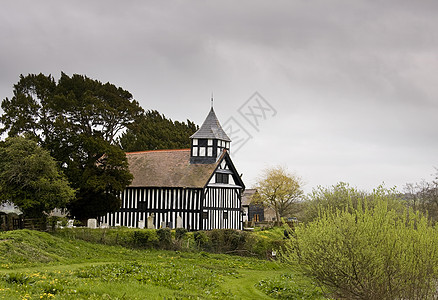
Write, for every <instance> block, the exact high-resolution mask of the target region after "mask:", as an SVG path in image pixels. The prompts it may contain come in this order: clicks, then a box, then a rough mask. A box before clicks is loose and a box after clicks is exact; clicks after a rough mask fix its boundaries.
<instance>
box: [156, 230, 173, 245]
mask: <svg viewBox="0 0 438 300" xmlns="http://www.w3.org/2000/svg"><path fill="white" fill-rule="evenodd" d="M157 236H158V241H159V242H160V247H161V248H163V249H170V248H171V246H172V231H171V230H170V228H160V229H157Z"/></svg>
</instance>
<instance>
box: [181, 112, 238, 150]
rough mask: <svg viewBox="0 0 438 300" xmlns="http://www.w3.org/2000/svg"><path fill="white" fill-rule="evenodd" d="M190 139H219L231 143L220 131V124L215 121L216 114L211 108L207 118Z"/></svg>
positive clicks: (221, 130)
mask: <svg viewBox="0 0 438 300" xmlns="http://www.w3.org/2000/svg"><path fill="white" fill-rule="evenodd" d="M190 138H195V139H219V140H223V141H227V142H231V140H230V138H229V137H228V135H227V134H226V133H225V131H224V130H223V129H222V127H221V124H220V123H219V120H218V119H217V117H216V114H215V112H214V110H213V107H212V108H211V110H210V112H209V113H208V116H207V118H206V119H205V121H204V123H202V126H201V127H200V128H199V129H198V131H196V132H195V133H194V134H193V135H192V136H191V137H190Z"/></svg>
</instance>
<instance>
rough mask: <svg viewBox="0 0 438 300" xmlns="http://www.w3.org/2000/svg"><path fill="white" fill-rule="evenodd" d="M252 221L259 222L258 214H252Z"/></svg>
mask: <svg viewBox="0 0 438 300" xmlns="http://www.w3.org/2000/svg"><path fill="white" fill-rule="evenodd" d="M252 220H253V221H254V222H260V216H259V215H258V214H254V215H253V216H252Z"/></svg>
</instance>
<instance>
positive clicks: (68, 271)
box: [0, 230, 321, 299]
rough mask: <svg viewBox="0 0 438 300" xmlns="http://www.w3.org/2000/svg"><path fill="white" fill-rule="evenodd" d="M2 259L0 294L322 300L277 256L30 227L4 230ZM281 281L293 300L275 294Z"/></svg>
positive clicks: (0, 249)
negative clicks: (89, 237)
mask: <svg viewBox="0 0 438 300" xmlns="http://www.w3.org/2000/svg"><path fill="white" fill-rule="evenodd" d="M0 261H1V263H0V299H272V298H279V299H282V298H283V299H315V298H316V297H321V293H320V291H319V289H318V288H316V287H315V286H314V285H313V284H312V283H311V282H310V281H309V280H308V279H305V278H304V279H303V278H302V277H300V276H299V275H297V273H296V272H293V270H291V269H290V268H289V267H287V266H284V265H280V264H277V263H276V262H272V261H266V260H259V259H255V258H247V257H239V256H230V255H223V254H210V253H205V252H200V253H189V252H178V251H158V250H132V249H128V248H123V247H120V246H108V245H100V244H94V243H89V242H85V241H80V240H69V239H68V238H65V237H56V236H53V235H50V234H47V233H41V232H35V231H28V230H20V231H13V232H6V233H0ZM283 274H287V275H286V277H285V275H283ZM287 276H289V277H287ZM291 278H292V279H293V280H288V279H291ZM296 279H300V280H296ZM279 285H281V288H282V291H283V292H284V291H287V293H283V295H288V298H284V297H282V293H281V292H280V293H278V292H275V291H278V290H279V288H278V287H279ZM303 291H304V293H303ZM309 295H310V296H311V295H313V296H315V297H314V298H309V297H310V296H309ZM306 297H307V298H306Z"/></svg>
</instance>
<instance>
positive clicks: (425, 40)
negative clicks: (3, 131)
mask: <svg viewBox="0 0 438 300" xmlns="http://www.w3.org/2000/svg"><path fill="white" fill-rule="evenodd" d="M0 51H1V55H0V97H1V99H4V98H5V97H11V96H12V86H13V84H14V83H16V82H17V81H18V79H19V75H20V74H23V75H26V74H28V73H40V72H42V73H44V74H52V75H53V76H54V77H55V78H59V76H60V72H61V71H63V72H65V73H67V74H68V75H72V74H74V73H77V74H84V75H87V76H88V77H91V78H93V79H98V80H100V81H103V82H108V81H109V82H111V83H113V84H115V85H117V86H121V87H122V88H124V89H126V90H128V91H130V92H131V93H132V94H133V95H134V98H135V99H136V100H138V101H139V102H140V104H141V105H142V107H143V108H145V109H157V110H158V111H160V112H161V113H163V114H165V115H166V116H167V117H170V118H172V119H174V120H181V121H182V120H186V119H190V120H192V121H194V122H196V123H197V124H199V125H201V123H202V122H203V121H204V118H205V117H206V116H207V114H208V111H209V109H210V95H211V93H212V92H214V99H215V101H214V107H215V111H216V113H217V115H218V118H219V119H220V120H221V121H222V123H225V122H226V121H227V120H229V118H233V119H232V120H234V121H236V122H237V123H239V124H240V126H241V127H243V129H245V130H246V132H247V133H248V134H249V135H250V136H251V137H252V138H251V139H248V140H247V142H246V143H245V144H244V145H243V146H242V147H240V148H239V149H238V151H235V153H233V158H234V162H235V165H236V167H237V169H238V171H239V172H241V173H243V179H244V181H245V183H246V185H247V186H248V187H251V186H252V185H253V183H254V181H255V178H256V177H257V176H258V175H259V174H260V172H261V170H263V169H264V168H266V167H270V166H275V165H283V166H286V167H287V168H288V169H289V171H291V172H294V173H296V174H297V175H299V176H301V177H302V178H303V179H304V181H305V182H306V186H305V190H306V191H310V190H311V189H312V188H313V187H316V186H317V185H323V186H328V185H332V184H336V183H337V182H339V181H345V182H348V183H350V184H351V185H353V186H357V187H358V188H361V189H372V188H374V187H377V186H378V185H379V184H381V183H382V182H385V184H386V186H387V187H392V186H394V185H395V186H397V187H399V188H401V187H402V186H403V185H404V184H405V183H407V182H417V181H420V180H421V179H422V178H424V179H426V180H431V179H432V177H431V174H433V173H434V172H435V170H434V167H438V156H437V152H438V117H437V116H438V1H411V0H393V1H392V0H388V1H351V0H344V1H342V0H330V1H329V0H319V1H318V0H317V1H298V0H287V1H257V0H256V1H255V0H245V1H201V0H199V1H143V0H142V1H113V0H111V1H109V0H105V1H103V0H102V1H85V0H84V1H58V0H53V1H47V0H40V1H33V0H30V1H22V0H13V1H12V0H11V1H8V0H7V1H3V2H2V8H1V10H0ZM254 92H258V93H259V94H260V95H261V96H262V97H263V99H265V100H266V103H267V104H269V105H270V108H271V110H270V111H268V112H267V115H266V118H265V119H263V120H262V119H260V123H259V124H258V126H255V127H254V126H251V124H249V122H248V121H247V120H246V119H245V118H244V117H243V115H245V114H243V115H242V114H239V108H241V106H242V105H244V104H245V103H247V104H248V103H249V104H251V101H250V102H247V100H248V98H249V97H250V96H251V95H253V94H254ZM253 101H254V99H253ZM266 103H265V104H264V105H265V106H266ZM240 111H241V112H242V109H241V110H240ZM274 111H275V112H276V113H274ZM274 114H275V115H274ZM247 116H248V115H247ZM241 132H243V131H241ZM247 136H248V135H247ZM231 151H233V143H232V144H231Z"/></svg>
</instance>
